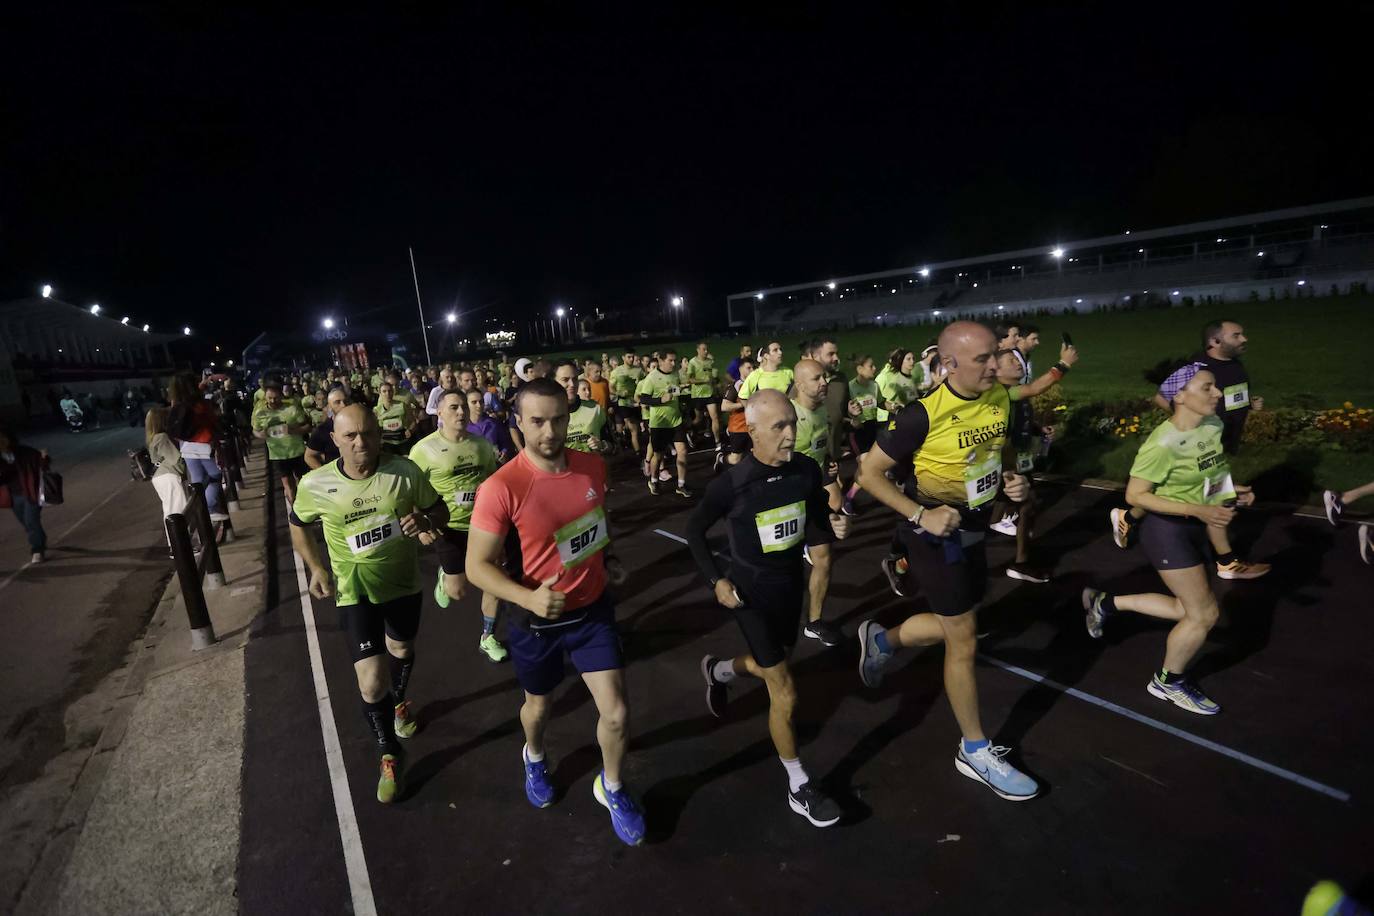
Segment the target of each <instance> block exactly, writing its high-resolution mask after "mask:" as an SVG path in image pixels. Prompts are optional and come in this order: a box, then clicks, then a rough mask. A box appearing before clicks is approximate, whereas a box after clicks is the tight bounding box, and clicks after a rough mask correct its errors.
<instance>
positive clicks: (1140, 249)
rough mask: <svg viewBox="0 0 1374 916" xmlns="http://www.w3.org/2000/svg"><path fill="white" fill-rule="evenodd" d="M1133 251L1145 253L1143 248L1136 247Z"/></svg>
mask: <svg viewBox="0 0 1374 916" xmlns="http://www.w3.org/2000/svg"><path fill="white" fill-rule="evenodd" d="M1135 253H1136V254H1144V253H1145V249H1144V248H1137V249H1136V250H1135Z"/></svg>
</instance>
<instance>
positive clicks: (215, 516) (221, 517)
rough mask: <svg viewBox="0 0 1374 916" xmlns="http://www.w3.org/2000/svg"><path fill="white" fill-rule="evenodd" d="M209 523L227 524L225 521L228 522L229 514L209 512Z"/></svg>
mask: <svg viewBox="0 0 1374 916" xmlns="http://www.w3.org/2000/svg"><path fill="white" fill-rule="evenodd" d="M210 521H212V522H214V523H215V524H219V523H221V522H227V521H229V513H228V512H211V513H210Z"/></svg>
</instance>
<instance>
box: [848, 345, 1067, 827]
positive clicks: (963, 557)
mask: <svg viewBox="0 0 1374 916" xmlns="http://www.w3.org/2000/svg"><path fill="white" fill-rule="evenodd" d="M996 353H997V339H996V338H995V337H993V334H992V332H991V331H989V330H988V329H987V328H986V327H984V326H983V325H980V324H975V323H973V322H971V321H956V322H954V323H953V324H951V325H949V326H948V327H947V328H945V329H944V331H943V332H941V334H940V354H941V355H940V360H941V364H942V365H943V366H944V367H945V370H946V376H945V379H944V381H943V382H942V383H941V384H940V385H939V387H937V388H936V389H934V390H933V391H932V392H931V393H930V394H929V395H927V396H926V397H924V398H922V399H921V400H919V401H916V402H915V403H913V404H910V405H908V406H907V407H905V408H904V409H902V410H901V412H899V413H898V414H897V415H896V416H895V417H894V418H893V419H892V420H891V421H890V422H889V423H888V426H887V429H886V430H884V431H883V432H882V433H880V434H879V437H878V442H877V445H876V446H875V447H874V448H873V449H872V450H870V451H869V453H868V457H867V458H866V459H864V463H863V464H862V465H861V467H860V474H861V475H862V476H863V482H864V489H866V490H868V492H869V493H871V494H873V497H874V498H875V499H877V500H878V501H879V502H881V503H883V504H884V505H886V506H888V507H890V508H892V509H895V510H897V512H898V513H899V514H900V515H901V516H902V517H903V518H904V519H906V520H907V524H906V525H904V526H903V527H902V539H903V542H904V544H905V545H906V548H907V553H908V557H909V558H910V563H911V565H912V566H913V567H914V568H915V570H916V573H917V576H918V578H919V579H920V582H921V589H922V591H923V592H924V593H925V595H926V598H927V600H928V601H929V603H930V608H931V611H932V612H933V613H925V614H916V615H913V616H911V617H908V618H907V619H906V620H905V621H904V622H903V623H902V624H901V626H899V627H896V628H894V629H890V630H885V629H883V627H881V626H879V625H878V623H877V622H876V621H873V620H866V621H864V622H863V623H862V624H860V625H859V674H860V676H861V677H862V679H863V682H864V683H865V684H866V685H868V686H869V687H877V686H878V685H879V684H880V683H881V681H882V677H883V672H884V670H885V669H886V667H887V666H888V664H889V663H890V662H891V660H892V656H893V653H895V652H896V651H897V650H898V649H901V648H903V647H908V648H909V647H912V646H928V645H934V644H935V643H938V642H944V643H945V664H944V680H945V694H946V695H947V696H948V697H949V702H950V706H951V707H952V708H953V710H954V718H955V719H956V720H957V721H958V723H959V729H960V731H961V732H962V740H961V741H960V742H959V747H958V750H957V752H956V753H955V757H954V766H955V768H956V769H957V770H958V771H959V772H960V773H961V774H963V775H964V776H967V777H969V778H970V779H974V780H977V781H979V782H981V783H983V784H984V785H986V786H988V787H989V788H990V789H992V790H993V791H994V792H996V793H997V795H999V796H1000V797H1002V798H1005V799H1008V800H1011V801H1023V800H1025V799H1029V798H1033V797H1035V795H1036V794H1037V793H1038V792H1039V791H1040V790H1039V786H1037V785H1036V783H1035V780H1033V779H1031V778H1030V777H1029V776H1027V775H1026V774H1024V773H1022V772H1021V771H1019V770H1017V769H1016V768H1015V767H1013V766H1012V765H1011V764H1010V763H1009V762H1007V759H1006V758H1007V754H1008V753H1009V751H1010V749H1009V748H1006V747H1001V746H994V745H993V744H992V743H991V742H990V741H989V740H988V739H987V737H986V736H985V735H984V732H983V724H982V720H981V718H980V716H979V711H978V687H977V681H976V677H975V673H974V664H973V663H974V656H975V655H976V654H977V649H978V639H977V633H978V630H977V615H978V608H979V606H980V605H981V604H982V601H983V596H984V593H985V592H986V590H987V557H986V555H985V545H984V541H985V539H986V531H987V516H988V507H989V505H990V504H991V501H992V499H993V498H994V497H996V495H997V492H998V490H999V489H1001V488H1003V487H1005V489H1006V491H1007V495H1008V496H1009V497H1011V498H1012V499H1013V500H1015V501H1018V502H1019V501H1020V500H1023V499H1025V497H1026V494H1027V493H1028V492H1029V481H1027V480H1026V478H1025V477H1022V476H1020V475H1018V474H1013V473H1005V472H1003V470H1002V443H1003V440H1004V438H1005V437H1006V434H1007V418H1008V415H1009V413H1010V407H1011V402H1010V400H1009V399H1008V397H1007V391H1006V389H1005V388H1003V387H1002V386H1001V385H999V384H997V360H996ZM898 365H900V363H899V364H898ZM906 463H910V466H911V467H912V469H913V471H914V472H915V473H914V486H915V493H914V496H915V498H914V499H913V498H911V497H910V496H908V495H907V494H906V493H904V492H903V491H902V490H899V489H898V488H897V486H896V484H894V483H893V482H892V481H891V480H889V479H888V478H887V476H886V474H885V472H886V471H888V470H891V469H893V468H896V467H897V466H898V465H899V464H906Z"/></svg>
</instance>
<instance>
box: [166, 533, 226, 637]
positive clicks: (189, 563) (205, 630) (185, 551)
mask: <svg viewBox="0 0 1374 916" xmlns="http://www.w3.org/2000/svg"><path fill="white" fill-rule="evenodd" d="M166 525H167V541H168V542H169V543H170V544H171V545H172V559H173V560H175V561H176V567H177V579H178V581H180V582H181V600H182V601H183V603H185V605H186V617H187V618H188V619H189V620H190V622H191V648H192V649H193V650H196V649H204V648H205V647H206V646H211V645H214V643H215V628H214V625H213V624H211V623H210V611H209V609H208V608H207V607H206V606H205V593H204V592H202V591H201V590H200V576H199V575H197V574H196V554H195V550H194V548H192V547H191V533H190V532H189V531H187V530H186V517H185V516H184V515H182V514H181V513H180V512H173V513H172V514H171V515H169V516H167V520H166Z"/></svg>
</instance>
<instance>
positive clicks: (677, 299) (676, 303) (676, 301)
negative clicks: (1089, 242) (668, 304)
mask: <svg viewBox="0 0 1374 916" xmlns="http://www.w3.org/2000/svg"><path fill="white" fill-rule="evenodd" d="M673 308H675V309H680V308H682V297H681V296H674V297H673Z"/></svg>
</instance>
